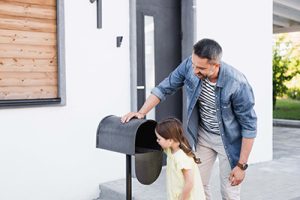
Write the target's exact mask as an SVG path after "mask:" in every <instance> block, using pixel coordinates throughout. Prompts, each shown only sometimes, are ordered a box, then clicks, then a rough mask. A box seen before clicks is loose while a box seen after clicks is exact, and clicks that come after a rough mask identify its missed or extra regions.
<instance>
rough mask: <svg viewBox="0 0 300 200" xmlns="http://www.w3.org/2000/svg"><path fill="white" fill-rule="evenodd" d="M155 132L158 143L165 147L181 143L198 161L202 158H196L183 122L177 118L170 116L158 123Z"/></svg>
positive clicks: (181, 147) (185, 150) (189, 154)
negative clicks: (186, 135)
mask: <svg viewBox="0 0 300 200" xmlns="http://www.w3.org/2000/svg"><path fill="white" fill-rule="evenodd" d="M155 134H156V137H157V142H158V144H159V145H160V146H161V147H162V148H163V149H166V148H170V147H172V145H177V144H178V145H179V148H180V149H182V150H183V151H184V152H185V153H186V154H187V155H188V156H191V157H193V158H194V160H195V162H196V163H200V159H198V158H196V156H195V154H194V153H193V151H192V149H191V146H190V145H189V143H188V141H187V139H186V137H185V136H184V131H183V128H182V123H181V122H180V121H179V120H178V119H176V118H168V119H165V120H163V121H160V122H159V123H157V125H156V128H155Z"/></svg>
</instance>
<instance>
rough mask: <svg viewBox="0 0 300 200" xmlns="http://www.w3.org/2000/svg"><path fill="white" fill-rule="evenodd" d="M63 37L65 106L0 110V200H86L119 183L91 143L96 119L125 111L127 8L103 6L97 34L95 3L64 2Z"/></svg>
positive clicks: (121, 169) (115, 163)
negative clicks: (111, 183)
mask: <svg viewBox="0 0 300 200" xmlns="http://www.w3.org/2000/svg"><path fill="white" fill-rule="evenodd" d="M65 30H66V34H65V38H66V80H67V81H66V85H67V88H66V91H67V95H66V96H67V105H66V106H63V107H53V106H52V107H37V108H16V109H1V110H0V123H1V126H0V163H1V164H0V188H1V189H0V199H1V200H18V199H25V200H91V199H93V198H96V197H98V194H99V189H98V185H99V183H101V182H105V181H108V180H112V179H119V178H124V177H125V159H124V157H125V156H124V155H122V154H118V153H110V152H108V151H104V150H100V149H96V148H95V143H96V129H97V126H98V123H99V121H100V119H102V118H103V117H104V116H106V115H109V114H115V115H121V114H124V113H126V112H128V111H129V110H130V98H129V95H128V94H129V93H130V89H129V87H130V84H129V83H130V73H129V1H124V0H109V1H103V29H101V30H99V29H96V4H91V3H90V2H89V1H88V0H85V1H77V0H76V1H72V0H65ZM118 35H122V36H124V39H123V44H122V46H121V48H116V36H118Z"/></svg>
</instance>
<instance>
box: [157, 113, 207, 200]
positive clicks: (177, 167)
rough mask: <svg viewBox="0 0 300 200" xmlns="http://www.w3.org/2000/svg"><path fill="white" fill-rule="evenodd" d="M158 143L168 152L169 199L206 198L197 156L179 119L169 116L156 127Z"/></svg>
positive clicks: (198, 199) (190, 199)
mask: <svg viewBox="0 0 300 200" xmlns="http://www.w3.org/2000/svg"><path fill="white" fill-rule="evenodd" d="M155 134H156V137H157V142H158V144H159V145H160V146H161V147H162V148H163V149H164V152H165V153H166V154H167V194H168V200H205V195H204V190H203V186H202V181H201V177H200V172H199V169H198V166H197V164H199V163H200V159H199V158H196V156H195V154H194V153H193V152H192V150H191V147H190V145H189V143H188V141H187V139H186V138H185V136H184V133H183V128H182V124H181V122H180V121H179V120H178V119H175V118H169V119H166V120H163V121H161V122H159V123H158V124H157V125H156V128H155Z"/></svg>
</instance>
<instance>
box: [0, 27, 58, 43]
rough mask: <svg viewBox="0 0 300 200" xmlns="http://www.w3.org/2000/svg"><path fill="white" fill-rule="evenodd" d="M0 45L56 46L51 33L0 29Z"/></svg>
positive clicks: (54, 37) (53, 35) (54, 38)
mask: <svg viewBox="0 0 300 200" xmlns="http://www.w3.org/2000/svg"><path fill="white" fill-rule="evenodd" d="M0 44H27V45H49V46H55V45H56V36H55V34H53V33H43V32H29V31H17V30H3V29H0Z"/></svg>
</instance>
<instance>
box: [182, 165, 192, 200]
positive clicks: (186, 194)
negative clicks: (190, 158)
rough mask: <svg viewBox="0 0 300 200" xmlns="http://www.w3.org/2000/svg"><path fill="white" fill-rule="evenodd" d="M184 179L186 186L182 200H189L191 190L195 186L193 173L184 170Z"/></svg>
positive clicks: (189, 170)
mask: <svg viewBox="0 0 300 200" xmlns="http://www.w3.org/2000/svg"><path fill="white" fill-rule="evenodd" d="M182 173H183V177H184V186H183V190H182V194H181V198H180V200H187V199H189V197H190V193H191V190H192V188H193V186H194V177H193V171H192V170H191V169H182Z"/></svg>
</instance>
